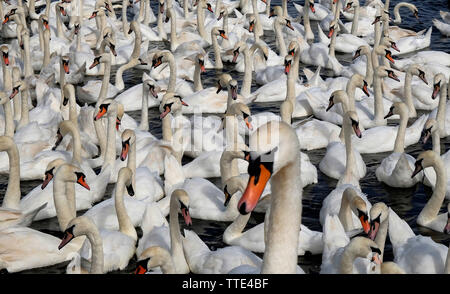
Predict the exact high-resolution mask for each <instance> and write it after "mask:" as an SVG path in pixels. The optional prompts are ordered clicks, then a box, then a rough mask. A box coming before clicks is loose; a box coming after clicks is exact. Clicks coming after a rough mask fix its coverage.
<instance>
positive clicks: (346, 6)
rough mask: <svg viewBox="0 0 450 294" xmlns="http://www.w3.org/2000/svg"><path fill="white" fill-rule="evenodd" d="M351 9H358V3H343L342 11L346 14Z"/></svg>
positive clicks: (350, 1) (356, 0)
mask: <svg viewBox="0 0 450 294" xmlns="http://www.w3.org/2000/svg"><path fill="white" fill-rule="evenodd" d="M352 7H355V8H356V7H359V1H358V0H347V1H345V7H344V11H345V12H348V11H349V10H350V9H351V8H352Z"/></svg>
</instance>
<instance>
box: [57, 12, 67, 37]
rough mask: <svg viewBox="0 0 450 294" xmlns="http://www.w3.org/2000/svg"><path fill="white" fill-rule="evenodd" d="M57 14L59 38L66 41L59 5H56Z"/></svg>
mask: <svg viewBox="0 0 450 294" xmlns="http://www.w3.org/2000/svg"><path fill="white" fill-rule="evenodd" d="M55 14H56V33H57V36H58V38H61V39H65V38H66V36H65V35H64V31H63V28H62V20H61V12H60V11H59V7H58V5H55Z"/></svg>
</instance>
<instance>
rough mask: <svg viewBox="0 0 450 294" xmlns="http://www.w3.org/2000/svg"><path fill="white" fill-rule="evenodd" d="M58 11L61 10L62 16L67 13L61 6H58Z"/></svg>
mask: <svg viewBox="0 0 450 294" xmlns="http://www.w3.org/2000/svg"><path fill="white" fill-rule="evenodd" d="M59 11H60V12H61V14H62V15H63V16H66V15H67V13H66V11H65V10H64V8H63V7H60V8H59Z"/></svg>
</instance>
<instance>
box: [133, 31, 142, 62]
mask: <svg viewBox="0 0 450 294" xmlns="http://www.w3.org/2000/svg"><path fill="white" fill-rule="evenodd" d="M133 31H134V47H133V52H132V53H131V56H130V60H132V59H137V58H139V56H140V55H141V43H142V34H141V28H140V27H139V24H137V25H136V26H134V28H133Z"/></svg>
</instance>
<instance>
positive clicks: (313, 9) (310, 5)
mask: <svg viewBox="0 0 450 294" xmlns="http://www.w3.org/2000/svg"><path fill="white" fill-rule="evenodd" d="M309 8H310V9H311V12H312V13H316V9H315V8H314V4H309Z"/></svg>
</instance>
